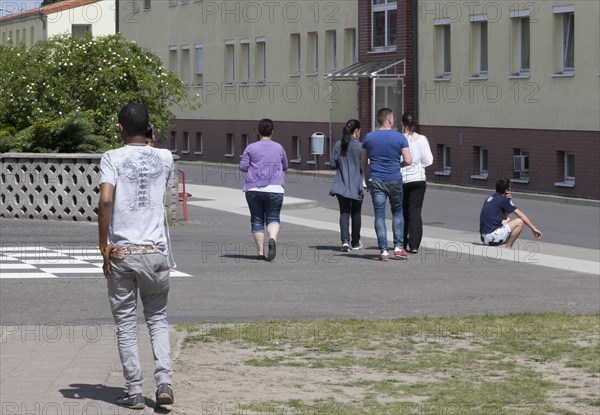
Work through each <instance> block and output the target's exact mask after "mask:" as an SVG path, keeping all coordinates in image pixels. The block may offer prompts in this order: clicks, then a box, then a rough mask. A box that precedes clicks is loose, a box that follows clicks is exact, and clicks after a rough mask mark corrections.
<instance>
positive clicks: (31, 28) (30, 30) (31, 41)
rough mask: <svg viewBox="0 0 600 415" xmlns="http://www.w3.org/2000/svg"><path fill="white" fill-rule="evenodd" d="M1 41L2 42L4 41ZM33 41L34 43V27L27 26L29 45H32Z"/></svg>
mask: <svg viewBox="0 0 600 415" xmlns="http://www.w3.org/2000/svg"><path fill="white" fill-rule="evenodd" d="M3 34H4V33H3ZM2 43H4V41H3V42H2ZM34 43H35V29H34V28H33V26H31V27H30V28H29V44H30V45H31V46H33V44H34Z"/></svg>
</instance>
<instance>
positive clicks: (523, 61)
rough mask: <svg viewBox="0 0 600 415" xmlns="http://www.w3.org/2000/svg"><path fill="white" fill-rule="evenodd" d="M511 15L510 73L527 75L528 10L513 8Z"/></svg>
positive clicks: (518, 75)
mask: <svg viewBox="0 0 600 415" xmlns="http://www.w3.org/2000/svg"><path fill="white" fill-rule="evenodd" d="M510 17H511V45H510V47H511V56H510V60H511V62H510V65H511V75H512V76H514V77H529V69H530V66H529V62H530V44H531V41H530V25H529V23H530V21H529V10H513V11H511V12H510Z"/></svg>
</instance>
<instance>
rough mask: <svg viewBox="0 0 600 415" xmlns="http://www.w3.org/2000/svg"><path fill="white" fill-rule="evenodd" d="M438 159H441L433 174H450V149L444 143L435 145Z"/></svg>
mask: <svg viewBox="0 0 600 415" xmlns="http://www.w3.org/2000/svg"><path fill="white" fill-rule="evenodd" d="M437 153H438V160H440V161H441V165H440V169H439V170H438V171H436V172H435V173H434V174H436V175H438V176H450V173H451V171H452V168H451V166H452V150H451V148H450V146H447V145H445V144H438V145H437Z"/></svg>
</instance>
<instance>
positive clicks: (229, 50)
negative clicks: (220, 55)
mask: <svg viewBox="0 0 600 415" xmlns="http://www.w3.org/2000/svg"><path fill="white" fill-rule="evenodd" d="M234 48H235V45H234V43H233V40H226V41H225V82H226V83H227V84H233V83H234V82H235V49H234Z"/></svg>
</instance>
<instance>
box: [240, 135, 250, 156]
mask: <svg viewBox="0 0 600 415" xmlns="http://www.w3.org/2000/svg"><path fill="white" fill-rule="evenodd" d="M249 144H250V137H249V136H248V134H242V149H241V151H240V157H241V155H242V154H243V153H244V151H246V147H248V145H249Z"/></svg>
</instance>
